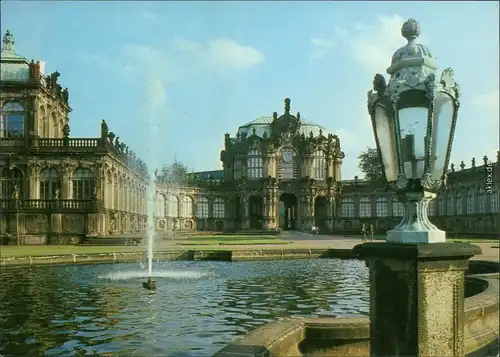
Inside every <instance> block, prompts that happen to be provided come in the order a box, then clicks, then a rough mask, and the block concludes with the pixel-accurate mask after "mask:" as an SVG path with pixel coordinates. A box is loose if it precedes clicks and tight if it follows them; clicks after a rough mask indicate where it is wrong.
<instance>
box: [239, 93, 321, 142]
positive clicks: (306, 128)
mask: <svg viewBox="0 0 500 357" xmlns="http://www.w3.org/2000/svg"><path fill="white" fill-rule="evenodd" d="M285 103H286V107H285V114H286V115H289V109H290V108H289V105H290V100H289V99H288V98H287V99H286V100H285ZM297 116H298V118H297V119H299V120H300V126H299V130H298V133H299V134H304V135H305V136H309V135H310V133H311V132H312V133H313V135H314V136H315V137H316V136H319V134H320V131H321V134H322V135H323V136H328V134H329V132H328V131H327V130H326V129H325V128H324V127H323V126H321V125H318V124H315V123H313V122H310V121H308V120H305V119H304V118H301V117H300V114H298V115H297ZM282 117H283V116H281V117H280V118H278V119H277V120H280V119H281V118H282ZM273 120H274V118H273V117H272V116H261V117H258V118H257V119H254V120H252V121H249V122H248V123H246V124H243V125H241V126H239V127H238V131H237V134H239V135H246V136H250V135H252V134H253V129H255V135H257V136H259V137H262V136H263V135H264V133H266V134H267V136H271V132H272V123H273Z"/></svg>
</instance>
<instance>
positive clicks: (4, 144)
mask: <svg viewBox="0 0 500 357" xmlns="http://www.w3.org/2000/svg"><path fill="white" fill-rule="evenodd" d="M23 145H24V139H12V138H0V148H14V147H19V146H23Z"/></svg>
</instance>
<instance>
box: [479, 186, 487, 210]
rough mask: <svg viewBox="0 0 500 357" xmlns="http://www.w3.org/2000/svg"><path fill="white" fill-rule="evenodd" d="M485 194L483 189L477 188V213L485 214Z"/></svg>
mask: <svg viewBox="0 0 500 357" xmlns="http://www.w3.org/2000/svg"><path fill="white" fill-rule="evenodd" d="M485 193H486V192H484V187H480V188H479V192H478V194H477V213H486V195H485Z"/></svg>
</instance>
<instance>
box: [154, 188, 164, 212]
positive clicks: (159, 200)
mask: <svg viewBox="0 0 500 357" xmlns="http://www.w3.org/2000/svg"><path fill="white" fill-rule="evenodd" d="M155 213H156V217H158V218H164V217H165V196H163V194H161V193H158V194H157V195H156V212H155Z"/></svg>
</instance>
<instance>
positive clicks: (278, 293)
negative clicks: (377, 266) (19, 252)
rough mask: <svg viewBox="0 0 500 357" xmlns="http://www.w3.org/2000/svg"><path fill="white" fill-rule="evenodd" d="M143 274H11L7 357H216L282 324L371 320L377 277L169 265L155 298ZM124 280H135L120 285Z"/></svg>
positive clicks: (329, 270) (309, 264) (106, 270)
mask: <svg viewBox="0 0 500 357" xmlns="http://www.w3.org/2000/svg"><path fill="white" fill-rule="evenodd" d="M138 268H139V267H138V265H137V264H121V265H119V264H117V265H94V266H67V267H43V268H41V267H39V268H34V269H29V268H23V269H4V270H3V271H2V272H1V282H2V289H0V290H1V291H0V314H1V315H0V329H1V331H3V334H4V336H3V340H2V346H1V353H3V354H6V355H33V356H34V355H40V354H44V355H48V356H64V355H69V354H71V353H72V352H73V351H74V350H75V349H85V350H86V351H88V352H90V351H97V352H99V353H104V354H117V353H119V354H120V355H123V356H126V355H136V356H139V355H142V356H151V355H164V356H165V355H168V356H178V357H180V356H197V357H200V356H210V355H211V354H213V353H214V352H215V351H216V350H218V349H219V348H220V347H221V346H222V345H224V344H226V343H228V342H230V341H231V340H232V339H234V336H235V335H238V334H243V333H245V332H247V331H249V330H251V329H253V328H255V327H256V326H258V325H261V324H263V323H265V322H267V321H271V320H275V319H277V318H279V317H286V316H350V315H359V314H363V315H365V314H367V313H368V299H367V297H368V285H367V280H368V275H367V269H366V268H365V266H364V264H362V263H360V262H358V261H341V260H296V261H274V262H253V263H250V262H238V263H224V262H169V263H164V264H160V267H159V270H160V271H159V272H158V274H163V276H164V277H163V278H158V279H157V283H158V287H157V292H156V293H155V294H151V293H149V292H148V291H145V290H144V289H143V288H142V287H141V281H142V278H141V274H137V270H138ZM133 271H135V272H136V273H131V272H133ZM183 272H185V273H183ZM186 272H189V274H187V273H186ZM123 274H129V275H130V276H129V279H110V277H113V276H117V275H118V276H123Z"/></svg>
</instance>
